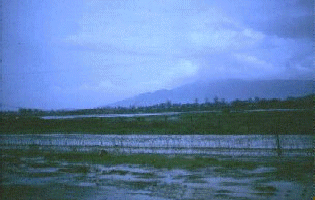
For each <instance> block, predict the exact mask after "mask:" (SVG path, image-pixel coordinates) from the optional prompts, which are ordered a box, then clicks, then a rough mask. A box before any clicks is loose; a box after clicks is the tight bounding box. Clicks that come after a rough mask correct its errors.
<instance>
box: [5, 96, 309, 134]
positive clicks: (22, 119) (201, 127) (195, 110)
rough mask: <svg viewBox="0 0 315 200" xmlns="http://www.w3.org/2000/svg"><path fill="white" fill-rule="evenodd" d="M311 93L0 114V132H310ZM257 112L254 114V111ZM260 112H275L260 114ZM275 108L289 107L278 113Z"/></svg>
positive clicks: (27, 110) (21, 110)
mask: <svg viewBox="0 0 315 200" xmlns="http://www.w3.org/2000/svg"><path fill="white" fill-rule="evenodd" d="M313 100H314V95H308V96H305V97H299V98H293V97H290V98H288V99H287V100H286V101H280V100H278V99H271V100H266V99H259V98H258V97H257V99H255V100H252V99H251V100H249V101H238V100H237V101H234V102H232V103H230V104H227V103H225V102H224V101H223V102H219V101H218V100H216V101H215V103H212V104H211V103H204V104H198V103H195V104H184V105H180V104H171V103H170V102H168V103H166V104H161V105H156V106H149V107H139V108H134V107H131V108H129V109H127V108H106V109H105V108H99V109H88V110H74V111H58V112H55V111H54V112H53V111H40V110H31V109H20V110H19V111H18V112H1V113H0V119H1V127H0V133H53V132H63V133H71V132H76V133H96V134H313ZM257 109H258V110H257ZM259 109H274V110H264V111H261V110H260V111H259ZM277 109H291V110H286V111H283V110H282V111H281V110H277ZM174 111H177V112H182V113H181V114H178V115H172V116H163V115H162V116H161V115H160V116H141V117H140V116H138V117H115V118H99V117H93V118H73V119H42V118H41V116H44V115H46V116H47V115H54V116H58V115H79V114H82V115H83V114H108V113H109V114H113V113H116V114H117V113H152V112H155V113H156V112H174Z"/></svg>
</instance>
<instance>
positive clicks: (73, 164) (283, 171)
mask: <svg viewBox="0 0 315 200" xmlns="http://www.w3.org/2000/svg"><path fill="white" fill-rule="evenodd" d="M2 154H3V155H5V156H3V159H2V163H3V168H2V170H6V168H7V167H8V164H9V165H15V166H17V165H21V164H23V163H24V164H26V165H29V166H31V167H33V168H43V167H44V168H46V167H56V166H57V165H58V163H59V164H60V163H61V162H62V163H63V162H66V163H68V164H67V167H64V166H63V167H62V168H61V169H59V171H58V173H83V174H86V173H89V172H90V171H91V166H92V165H91V164H102V165H105V166H116V165H120V164H124V165H125V164H127V165H129V164H130V165H133V164H136V165H142V166H147V167H154V168H157V169H187V170H191V171H194V170H198V169H205V168H208V169H211V168H212V169H213V170H214V171H213V172H214V173H216V174H219V175H220V176H222V177H224V176H227V177H231V176H232V177H234V178H236V179H238V178H242V177H257V178H259V177H260V178H264V180H263V181H271V180H277V181H279V180H285V181H297V182H300V183H303V184H307V183H308V180H309V179H310V178H311V177H309V175H310V174H312V172H313V169H314V163H313V159H312V158H311V157H309V158H300V159H297V160H296V158H294V159H285V158H280V157H277V158H274V159H267V160H265V159H261V160H257V161H254V160H252V161H250V160H247V161H241V160H237V159H227V160H226V159H224V160H221V159H216V158H211V157H207V156H203V157H201V156H198V155H197V156H194V155H190V156H187V155H186V156H185V155H176V156H168V155H162V154H131V155H116V154H107V155H103V156H100V155H99V154H98V153H97V152H53V151H40V150H38V151H32V154H30V153H29V151H25V150H3V152H2ZM21 158H23V159H21ZM25 158H41V159H42V161H45V162H44V163H45V164H43V163H41V164H38V163H33V162H34V160H32V159H30V160H28V159H25ZM262 167H265V168H270V169H274V170H271V171H265V172H259V173H257V172H255V170H256V169H258V168H262ZM244 170H245V171H244ZM127 173H129V172H128V171H123V170H117V169H113V170H112V171H109V172H105V174H107V175H110V174H118V175H126V174H127ZM103 174H104V173H103ZM39 175H40V174H39ZM133 175H139V176H140V175H141V176H143V177H146V178H150V177H151V178H152V177H155V176H156V175H155V174H150V173H147V174H143V173H139V174H137V173H135V174H133ZM188 178H190V179H198V176H191V177H188ZM263 183H264V182H259V180H258V181H257V187H256V190H258V191H260V192H274V191H273V190H272V188H270V187H260V184H263Z"/></svg>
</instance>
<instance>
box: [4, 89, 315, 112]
mask: <svg viewBox="0 0 315 200" xmlns="http://www.w3.org/2000/svg"><path fill="white" fill-rule="evenodd" d="M314 99H315V94H310V95H307V96H303V97H288V98H287V99H286V100H281V99H279V98H271V99H267V98H259V97H255V98H249V99H248V100H247V101H241V100H238V99H236V100H235V101H233V102H230V103H228V102H225V100H224V98H221V100H219V98H218V97H215V98H214V102H212V103H210V102H208V101H205V103H198V99H197V98H196V99H195V103H188V104H178V103H176V104H172V102H171V101H167V102H165V103H161V104H156V105H153V106H139V107H136V106H130V107H128V108H126V107H100V108H94V109H78V110H49V111H45V110H40V109H27V108H20V109H19V110H18V111H2V112H1V115H2V116H6V115H20V116H47V115H54V116H56V115H57V116H58V115H86V114H127V113H156V112H190V111H215V110H223V111H226V112H230V111H239V110H256V109H313V107H314Z"/></svg>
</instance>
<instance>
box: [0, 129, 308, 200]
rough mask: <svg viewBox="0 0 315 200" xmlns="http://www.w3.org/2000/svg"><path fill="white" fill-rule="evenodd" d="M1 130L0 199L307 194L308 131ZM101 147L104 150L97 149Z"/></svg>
mask: <svg viewBox="0 0 315 200" xmlns="http://www.w3.org/2000/svg"><path fill="white" fill-rule="evenodd" d="M279 143H280V147H281V152H282V153H281V154H280V155H279V154H278V152H277V146H278V145H277V140H276V137H275V136H262V135H251V136H249V135H247V136H216V135H211V136H201V135H190V136H189V135H188V136H179V135H177V136H171V135H164V136H162V135H161V136H158V135H153V136H149V135H127V136H117V135H81V134H72V135H64V134H47V135H14V136H13V135H2V136H1V151H2V155H1V156H2V168H1V177H2V181H1V188H2V192H1V195H2V196H1V197H2V198H1V199H107V200H109V199H115V200H119V199H149V200H150V199H152V200H153V199H161V200H166V199H275V200H276V199H277V200H278V199H310V198H311V197H312V183H313V182H312V176H313V167H314V166H313V155H312V152H311V150H310V149H312V145H313V136H280V137H279ZM100 152H102V154H100Z"/></svg>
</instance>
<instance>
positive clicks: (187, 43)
mask: <svg viewBox="0 0 315 200" xmlns="http://www.w3.org/2000/svg"><path fill="white" fill-rule="evenodd" d="M1 7H2V9H1V15H2V21H1V23H2V24H1V33H2V40H1V49H2V51H1V107H2V109H16V108H36V109H45V110H51V109H81V108H94V107H99V106H105V105H107V104H111V103H114V102H116V101H120V100H123V99H125V98H128V97H132V96H134V95H137V94H140V93H144V92H153V91H155V90H159V89H172V88H176V87H179V86H181V85H183V84H188V83H193V82H195V81H200V80H202V81H207V80H225V79H246V80H270V79H299V80H311V79H312V78H313V77H314V68H313V27H314V24H313V20H314V18H313V14H314V13H313V10H314V2H313V1H310V0H268V1H262V0H251V1H244V0H233V1H231V0H220V1H215V0H76V1H71V0H23V1H21V0H3V1H2V5H1Z"/></svg>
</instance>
